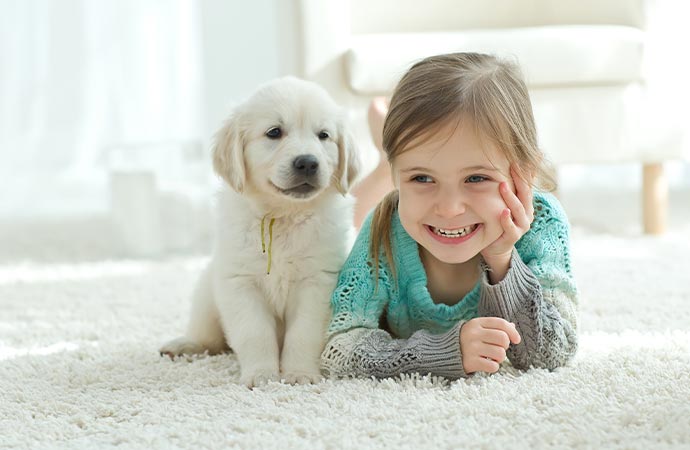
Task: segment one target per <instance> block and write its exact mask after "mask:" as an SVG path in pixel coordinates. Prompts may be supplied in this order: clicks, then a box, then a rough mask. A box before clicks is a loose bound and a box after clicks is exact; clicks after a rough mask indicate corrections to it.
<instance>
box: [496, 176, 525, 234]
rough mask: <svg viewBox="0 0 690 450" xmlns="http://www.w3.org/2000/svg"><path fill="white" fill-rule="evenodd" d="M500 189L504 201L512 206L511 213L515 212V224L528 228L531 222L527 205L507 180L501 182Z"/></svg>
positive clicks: (509, 206)
mask: <svg viewBox="0 0 690 450" xmlns="http://www.w3.org/2000/svg"><path fill="white" fill-rule="evenodd" d="M500 190H501V195H502V196H503V201H504V202H505V203H506V206H508V208H510V211H511V213H512V214H513V220H514V221H515V224H516V225H517V226H519V227H520V228H522V229H526V228H528V227H529V224H530V222H529V218H528V217H527V213H526V212H525V206H524V205H523V204H522V202H521V201H520V199H519V198H518V197H517V195H515V194H514V193H513V192H512V191H511V190H510V188H509V187H508V183H506V182H502V183H501V186H500Z"/></svg>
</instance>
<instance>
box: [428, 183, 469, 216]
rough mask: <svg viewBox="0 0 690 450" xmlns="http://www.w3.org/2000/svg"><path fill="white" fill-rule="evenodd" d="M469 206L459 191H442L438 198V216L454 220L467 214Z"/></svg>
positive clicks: (436, 205)
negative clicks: (453, 218)
mask: <svg viewBox="0 0 690 450" xmlns="http://www.w3.org/2000/svg"><path fill="white" fill-rule="evenodd" d="M466 208H467V205H466V203H465V199H464V197H463V195H462V194H461V193H460V192H459V191H458V190H448V189H441V190H439V192H438V195H437V196H436V204H435V209H436V214H437V215H438V216H439V217H443V218H452V217H455V216H458V215H460V214H462V213H464V212H465V210H466Z"/></svg>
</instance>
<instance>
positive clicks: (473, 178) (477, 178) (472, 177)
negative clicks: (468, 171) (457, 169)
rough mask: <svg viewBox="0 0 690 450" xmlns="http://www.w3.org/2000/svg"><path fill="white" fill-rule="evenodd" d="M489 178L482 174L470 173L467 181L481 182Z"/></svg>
mask: <svg viewBox="0 0 690 450" xmlns="http://www.w3.org/2000/svg"><path fill="white" fill-rule="evenodd" d="M486 180H488V178H487V177H485V176H482V175H470V176H469V177H467V180H466V181H467V182H468V183H481V182H482V181H486Z"/></svg>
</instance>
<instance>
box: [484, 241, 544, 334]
mask: <svg viewBox="0 0 690 450" xmlns="http://www.w3.org/2000/svg"><path fill="white" fill-rule="evenodd" d="M482 269H483V272H482V277H481V278H482V280H481V283H482V284H481V296H480V297H481V298H480V302H479V311H478V312H479V315H480V316H484V317H502V318H504V319H505V320H508V321H511V322H514V321H515V320H516V318H517V313H518V312H520V311H525V310H526V309H531V308H529V307H528V305H529V304H531V303H533V302H534V301H535V299H536V298H537V297H538V296H539V292H540V291H541V286H540V284H539V280H537V277H536V276H535V275H534V273H532V271H531V270H530V268H529V267H527V265H526V264H525V263H524V262H523V261H522V258H520V255H519V254H518V252H517V251H516V250H515V249H513V253H512V255H511V257H510V267H509V268H508V273H507V274H506V276H505V278H503V280H501V281H500V282H499V283H497V284H493V285H492V284H491V283H489V276H488V273H487V272H488V270H490V269H489V268H488V266H487V265H486V263H484V262H483V261H482Z"/></svg>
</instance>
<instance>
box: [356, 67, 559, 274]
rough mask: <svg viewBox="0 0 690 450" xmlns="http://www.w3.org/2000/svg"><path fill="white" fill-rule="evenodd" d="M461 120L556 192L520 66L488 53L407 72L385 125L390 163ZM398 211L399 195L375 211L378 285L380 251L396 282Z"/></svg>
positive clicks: (372, 249) (527, 175) (530, 179)
mask: <svg viewBox="0 0 690 450" xmlns="http://www.w3.org/2000/svg"><path fill="white" fill-rule="evenodd" d="M462 117H469V118H471V119H472V122H473V123H474V126H475V131H476V132H477V136H479V137H481V138H482V139H488V140H489V141H491V142H493V143H494V144H495V145H496V146H497V147H498V148H499V150H501V151H502V152H503V154H504V155H505V157H506V158H507V159H508V161H509V162H510V164H511V165H513V166H514V167H515V168H516V169H517V171H518V173H519V175H520V176H521V177H522V178H524V179H525V180H527V181H528V182H530V183H531V184H532V185H533V186H534V187H537V188H539V189H540V190H542V191H553V190H555V188H556V182H555V180H554V178H553V176H552V175H551V173H552V172H551V170H550V166H549V165H548V163H547V161H546V159H545V157H544V154H543V153H542V152H541V150H540V149H539V147H538V145H537V132H536V126H535V123H534V116H533V114H532V104H531V102H530V98H529V93H528V91H527V86H526V85H525V82H524V80H523V78H522V73H521V71H520V69H519V67H518V66H517V65H516V64H514V63H512V62H508V61H505V60H502V59H499V58H497V57H495V56H492V55H486V54H481V53H451V54H445V55H437V56H431V57H429V58H426V59H424V60H422V61H419V62H418V63H416V64H414V65H413V66H412V67H411V68H410V69H409V70H408V71H407V73H405V75H404V76H403V77H402V79H401V80H400V82H399V83H398V85H397V87H396V88H395V91H394V92H393V96H392V97H391V101H390V107H389V110H388V114H387V115H386V120H385V122H384V125H383V149H384V151H385V152H386V155H387V157H388V162H389V163H393V162H394V160H395V158H396V157H397V156H398V155H400V154H401V153H403V152H405V151H408V150H410V148H412V147H413V146H412V145H411V144H413V143H414V144H415V145H419V144H420V143H423V142H425V140H428V139H429V138H430V137H432V136H433V135H434V132H435V131H438V130H440V129H441V128H443V127H444V126H446V125H448V124H449V123H452V122H453V121H455V123H456V124H457V123H459V121H460V120H461V118H462ZM397 207H398V191H397V190H395V191H392V192H390V193H389V194H388V195H387V196H386V197H385V198H384V199H383V200H382V201H381V202H380V203H379V204H378V206H377V207H376V209H375V210H374V213H373V218H372V224H371V244H370V249H369V250H370V255H371V257H372V266H373V268H374V270H375V271H376V273H377V277H376V279H377V281H378V266H379V260H380V253H381V250H383V253H384V255H385V256H386V260H387V261H388V264H389V266H390V269H391V271H392V275H393V276H394V277H395V276H396V275H395V272H396V271H395V265H394V263H393V250H392V244H391V228H392V225H391V219H392V216H393V213H394V212H395V210H396V208H397Z"/></svg>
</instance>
